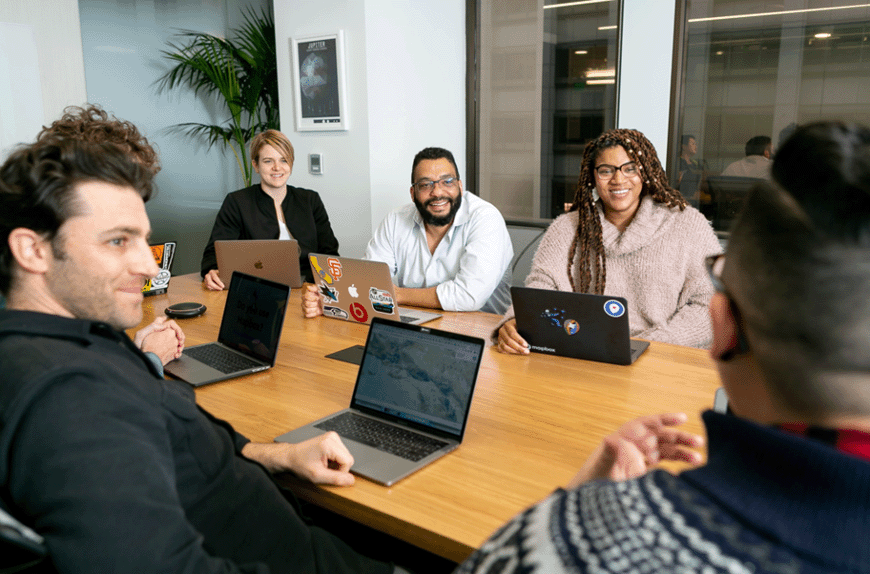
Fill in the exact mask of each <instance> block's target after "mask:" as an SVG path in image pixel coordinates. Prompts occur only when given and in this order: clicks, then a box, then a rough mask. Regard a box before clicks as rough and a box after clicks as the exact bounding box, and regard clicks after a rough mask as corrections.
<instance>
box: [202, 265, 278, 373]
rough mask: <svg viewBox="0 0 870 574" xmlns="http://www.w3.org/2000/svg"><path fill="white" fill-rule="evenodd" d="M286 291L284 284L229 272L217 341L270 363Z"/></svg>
mask: <svg viewBox="0 0 870 574" xmlns="http://www.w3.org/2000/svg"><path fill="white" fill-rule="evenodd" d="M288 291H289V288H288V287H287V286H286V285H282V284H279V283H274V282H272V281H269V280H266V279H261V278H259V277H252V276H250V275H245V274H244V273H239V272H236V273H233V277H232V279H231V280H230V287H229V290H228V292H227V302H226V306H225V307H224V316H223V320H222V321H221V330H220V335H219V337H218V341H219V342H220V343H223V344H224V345H227V346H228V347H232V348H233V349H236V350H237V351H242V352H246V353H248V354H253V356H254V357H256V358H258V359H260V360H261V361H264V362H267V363H270V364H274V360H275V356H276V355H277V353H278V341H279V340H280V338H281V327H282V326H283V325H284V313H285V311H286V310H287V295H288Z"/></svg>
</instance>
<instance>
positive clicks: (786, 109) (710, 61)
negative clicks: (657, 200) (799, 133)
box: [670, 0, 870, 230]
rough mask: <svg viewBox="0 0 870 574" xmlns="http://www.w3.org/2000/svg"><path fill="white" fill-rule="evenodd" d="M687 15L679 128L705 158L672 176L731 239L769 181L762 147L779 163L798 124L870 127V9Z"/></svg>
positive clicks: (819, 4)
mask: <svg viewBox="0 0 870 574" xmlns="http://www.w3.org/2000/svg"><path fill="white" fill-rule="evenodd" d="M686 14H687V40H686V44H685V46H684V53H683V55H684V69H683V75H682V77H683V84H682V88H681V94H680V96H681V97H680V101H681V103H682V105H681V109H680V110H679V112H680V119H679V125H680V133H681V135H682V136H683V138H685V137H686V136H689V135H691V136H693V137H694V138H695V139H696V146H697V150H696V153H695V155H694V156H693V158H692V159H693V164H692V165H689V164H687V163H684V161H682V160H681V161H680V162H679V165H678V166H673V167H672V168H671V173H670V176H671V180H672V183H673V184H674V185H677V186H678V187H679V188H680V191H681V192H683V195H685V196H686V197H687V198H689V199H690V201H692V203H693V204H695V205H696V206H698V207H699V209H701V211H702V212H703V213H705V215H707V217H708V218H709V219H710V220H711V221H713V222H714V224H715V226H716V227H717V229H722V230H724V229H727V226H728V225H729V224H730V221H731V218H732V217H733V214H734V213H735V212H736V210H737V209H738V208H739V205H740V202H741V201H742V198H743V197H744V196H745V193H746V189H747V188H748V187H751V183H752V180H751V179H749V181H747V179H748V178H749V177H750V176H751V177H755V178H759V177H765V171H764V165H765V159H764V156H765V154H764V153H763V148H764V147H765V146H761V147H760V148H758V149H759V150H762V151H761V153H759V151H758V150H756V151H752V148H753V146H752V145H750V144H751V141H752V139H753V138H757V136H766V137H769V138H770V140H771V142H770V143H771V145H770V153H769V154H768V155H771V156H773V155H775V153H776V147H777V146H778V145H779V144H780V143H781V142H782V141H783V140H784V139H785V138H787V137H788V135H790V134H791V133H792V132H793V131H794V129H795V127H796V126H797V125H798V124H803V123H806V122H810V121H813V120H818V119H829V118H837V119H843V120H855V121H859V122H862V123H867V118H868V117H870V90H868V89H867V87H868V81H867V78H868V77H870V42H868V36H870V3H863V4H860V3H856V2H854V1H845V2H844V1H831V0H824V1H822V0H805V1H800V2H798V1H791V2H785V3H772V2H761V3H760V2H754V1H748V0H703V1H701V0H688V4H687V11H686ZM755 141H756V142H758V141H760V140H758V139H756V140H755ZM683 143H684V142H682V141H681V142H680V144H681V145H680V153H681V157H682V156H683V153H682V152H683V151H684V150H683V148H684V145H682V144H683ZM729 166H730V167H729ZM675 168H676V169H675ZM723 172H725V173H724V174H723ZM733 174H739V175H733Z"/></svg>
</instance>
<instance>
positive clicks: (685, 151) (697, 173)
mask: <svg viewBox="0 0 870 574" xmlns="http://www.w3.org/2000/svg"><path fill="white" fill-rule="evenodd" d="M696 155H698V140H697V139H696V138H695V136H693V135H690V134H686V135H684V136H683V137H682V138H681V140H680V167H679V170H678V172H677V183H676V185H675V186H674V187H676V188H677V189H679V190H680V193H681V194H682V195H683V197H685V198H686V199H687V200H688V201H689V203H691V204H692V205H693V206H695V207H698V205H699V204H700V201H701V197H700V195H701V194H700V191H701V181H702V180H703V176H704V166H703V165H702V164H701V162H700V161H698V160H696V159H695V156H696Z"/></svg>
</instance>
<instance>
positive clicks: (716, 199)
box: [707, 175, 763, 229]
mask: <svg viewBox="0 0 870 574" xmlns="http://www.w3.org/2000/svg"><path fill="white" fill-rule="evenodd" d="M760 181H763V180H761V179H756V178H754V177H732V176H728V175H711V176H710V177H708V178H707V191H708V193H709V194H710V200H711V203H712V208H713V209H712V213H711V215H712V219H713V227H715V228H716V229H728V228H729V227H730V226H731V222H732V221H733V220H734V218H735V217H736V216H737V214H738V213H740V208H741V207H743V202H744V201H745V200H746V196H747V195H749V192H750V190H751V189H752V188H753V187H754V186H755V184H757V183H758V182H760Z"/></svg>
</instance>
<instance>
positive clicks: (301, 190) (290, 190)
mask: <svg viewBox="0 0 870 574" xmlns="http://www.w3.org/2000/svg"><path fill="white" fill-rule="evenodd" d="M287 194H288V195H292V196H293V197H297V198H302V199H306V200H309V201H310V200H311V199H312V198H315V197H318V198H319V197H320V194H319V193H317V192H316V191H314V190H313V189H308V188H306V187H296V186H293V185H288V186H287Z"/></svg>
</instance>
